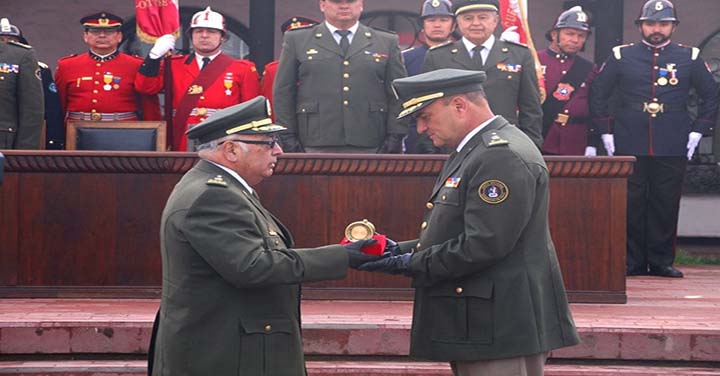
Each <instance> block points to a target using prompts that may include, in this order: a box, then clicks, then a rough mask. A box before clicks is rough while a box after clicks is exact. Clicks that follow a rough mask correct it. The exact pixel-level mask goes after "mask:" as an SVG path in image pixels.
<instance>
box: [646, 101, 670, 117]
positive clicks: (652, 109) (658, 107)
mask: <svg viewBox="0 0 720 376" xmlns="http://www.w3.org/2000/svg"><path fill="white" fill-rule="evenodd" d="M643 112H647V113H650V114H652V115H655V114H657V113H658V112H665V108H664V105H663V104H662V103H657V102H650V103H648V102H643Z"/></svg>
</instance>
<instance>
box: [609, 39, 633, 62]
mask: <svg viewBox="0 0 720 376" xmlns="http://www.w3.org/2000/svg"><path fill="white" fill-rule="evenodd" d="M632 45H633V44H632V43H630V44H622V45H619V46H615V47H613V49H612V50H613V56H615V59H616V60H620V59H622V51H621V50H622V49H623V48H625V47H630V46H632Z"/></svg>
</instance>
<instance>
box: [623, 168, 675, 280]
mask: <svg viewBox="0 0 720 376" xmlns="http://www.w3.org/2000/svg"><path fill="white" fill-rule="evenodd" d="M686 166H687V159H685V157H646V156H639V157H637V162H635V166H634V167H633V173H632V175H631V176H630V177H629V178H628V199H627V270H628V271H646V270H647V268H648V266H652V267H665V266H671V265H672V264H673V261H674V260H675V237H676V235H677V222H678V212H679V210H680V194H681V192H682V182H683V177H684V176H685V167H686Z"/></svg>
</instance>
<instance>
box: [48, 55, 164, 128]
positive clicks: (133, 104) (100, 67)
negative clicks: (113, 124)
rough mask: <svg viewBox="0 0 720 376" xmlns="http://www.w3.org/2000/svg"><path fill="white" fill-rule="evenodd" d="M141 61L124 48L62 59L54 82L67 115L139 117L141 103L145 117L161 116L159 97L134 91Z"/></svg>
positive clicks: (105, 118) (100, 118) (107, 118)
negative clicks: (108, 53)
mask: <svg viewBox="0 0 720 376" xmlns="http://www.w3.org/2000/svg"><path fill="white" fill-rule="evenodd" d="M142 62H143V61H142V59H140V58H137V57H134V56H130V55H127V54H124V53H121V52H115V53H114V54H112V55H110V56H106V57H100V56H98V55H95V54H93V53H92V52H88V53H83V54H80V55H71V56H67V57H64V58H62V59H60V60H59V61H58V68H57V71H56V72H55V84H56V85H57V89H58V94H59V95H60V105H61V106H62V109H63V111H64V113H65V118H66V119H77V120H95V121H118V120H137V119H138V116H137V113H138V109H139V106H140V108H141V109H142V110H143V114H144V119H145V120H159V119H160V109H159V106H158V101H157V97H156V96H152V97H148V96H143V95H138V93H137V92H136V91H135V79H136V75H137V74H138V68H140V65H141V64H142ZM139 103H141V104H140V105H139Z"/></svg>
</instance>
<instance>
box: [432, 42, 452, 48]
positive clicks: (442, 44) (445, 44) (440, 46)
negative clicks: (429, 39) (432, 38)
mask: <svg viewBox="0 0 720 376" xmlns="http://www.w3.org/2000/svg"><path fill="white" fill-rule="evenodd" d="M451 44H453V42H450V41H447V42H445V43H441V44H438V45H435V46H432V47H430V48H428V50H435V49H438V48H443V47H446V46H449V45H451Z"/></svg>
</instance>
